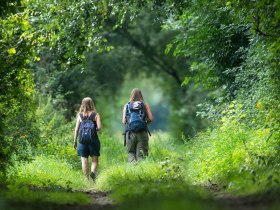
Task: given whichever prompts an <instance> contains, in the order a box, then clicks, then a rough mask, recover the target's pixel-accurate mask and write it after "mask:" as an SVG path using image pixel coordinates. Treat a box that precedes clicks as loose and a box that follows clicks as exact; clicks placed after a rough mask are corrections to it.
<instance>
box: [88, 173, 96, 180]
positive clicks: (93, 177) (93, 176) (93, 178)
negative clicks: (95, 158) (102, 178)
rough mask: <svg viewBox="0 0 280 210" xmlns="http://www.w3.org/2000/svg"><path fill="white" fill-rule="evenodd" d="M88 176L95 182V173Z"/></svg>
mask: <svg viewBox="0 0 280 210" xmlns="http://www.w3.org/2000/svg"><path fill="white" fill-rule="evenodd" d="M89 176H90V177H91V178H92V180H93V181H95V179H96V175H95V173H93V172H91V173H90V175H89Z"/></svg>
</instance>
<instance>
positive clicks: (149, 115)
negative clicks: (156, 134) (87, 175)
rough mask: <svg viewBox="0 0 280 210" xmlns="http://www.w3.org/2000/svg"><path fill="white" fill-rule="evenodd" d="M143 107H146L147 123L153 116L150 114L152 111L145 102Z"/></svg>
mask: <svg viewBox="0 0 280 210" xmlns="http://www.w3.org/2000/svg"><path fill="white" fill-rule="evenodd" d="M145 109H146V113H147V118H148V119H147V123H150V122H152V121H153V119H154V117H153V114H152V111H151V108H150V106H149V105H148V104H147V103H145Z"/></svg>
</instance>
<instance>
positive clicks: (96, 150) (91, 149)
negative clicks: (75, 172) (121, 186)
mask: <svg viewBox="0 0 280 210" xmlns="http://www.w3.org/2000/svg"><path fill="white" fill-rule="evenodd" d="M100 129H101V119H100V115H99V114H98V113H97V112H96V109H95V106H94V103H93V100H92V99H91V98H89V97H86V98H84V99H83V100H82V104H81V107H80V111H79V114H78V115H77V120H76V128H75V132H74V148H75V149H77V155H78V156H81V161H82V170H83V173H84V174H85V175H86V177H87V178H88V175H89V176H90V177H91V178H92V179H93V181H94V180H95V178H96V169H97V166H98V157H99V156H100V142H99V138H98V135H97V131H99V130H100ZM78 137H79V144H78V145H77V138H78ZM77 146H78V147H77ZM89 156H91V158H92V162H91V172H90V174H88V157H89Z"/></svg>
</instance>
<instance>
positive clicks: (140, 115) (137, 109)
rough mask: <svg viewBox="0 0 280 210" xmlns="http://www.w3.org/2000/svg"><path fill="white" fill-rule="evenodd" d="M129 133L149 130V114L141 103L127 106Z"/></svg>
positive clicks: (132, 103)
mask: <svg viewBox="0 0 280 210" xmlns="http://www.w3.org/2000/svg"><path fill="white" fill-rule="evenodd" d="M126 122H127V131H133V132H139V131H144V130H147V114H146V111H145V106H144V103H143V102H141V101H135V102H128V103H127V105H126Z"/></svg>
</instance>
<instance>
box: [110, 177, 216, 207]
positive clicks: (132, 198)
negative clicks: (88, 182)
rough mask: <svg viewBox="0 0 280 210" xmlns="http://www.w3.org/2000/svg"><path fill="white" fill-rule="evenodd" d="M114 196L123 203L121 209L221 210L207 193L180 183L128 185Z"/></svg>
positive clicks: (119, 189)
mask: <svg viewBox="0 0 280 210" xmlns="http://www.w3.org/2000/svg"><path fill="white" fill-rule="evenodd" d="M113 196H114V198H115V199H116V200H118V201H121V203H120V207H119V208H120V209H131V208H133V209H139V210H140V209H161V210H167V209H173V208H174V209H179V210H181V209H186V208H187V209H196V210H202V209H209V208H210V209H212V208H213V209H221V208H220V206H219V205H218V204H216V203H214V202H213V200H212V199H211V198H210V196H209V195H208V194H206V193H205V192H199V191H198V190H197V189H194V188H189V186H187V185H185V184H182V183H178V182H175V183H170V182H169V183H166V182H165V183H159V182H157V183H154V182H147V183H146V184H137V185H134V184H127V185H125V186H122V187H120V188H118V189H117V191H116V192H114V194H113ZM201 198H203V202H201Z"/></svg>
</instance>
